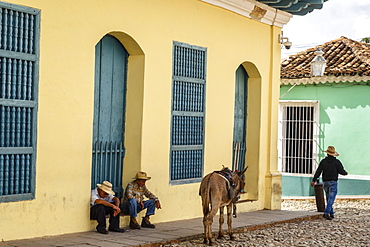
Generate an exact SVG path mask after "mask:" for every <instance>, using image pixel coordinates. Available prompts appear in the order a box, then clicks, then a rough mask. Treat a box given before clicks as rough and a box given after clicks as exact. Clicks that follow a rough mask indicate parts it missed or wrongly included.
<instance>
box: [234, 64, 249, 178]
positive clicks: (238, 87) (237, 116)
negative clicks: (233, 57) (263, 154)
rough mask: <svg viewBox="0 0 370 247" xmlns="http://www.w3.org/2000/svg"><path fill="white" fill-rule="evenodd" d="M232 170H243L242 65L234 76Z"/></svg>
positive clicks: (245, 92)
mask: <svg viewBox="0 0 370 247" xmlns="http://www.w3.org/2000/svg"><path fill="white" fill-rule="evenodd" d="M235 78H236V79H235V104H234V138H233V139H234V156H233V169H234V170H239V171H241V170H243V169H244V163H245V153H246V129H247V108H248V107H247V102H248V100H247V98H248V74H247V72H246V71H245V69H244V67H243V66H242V65H240V66H239V68H238V69H237V70H236V74H235Z"/></svg>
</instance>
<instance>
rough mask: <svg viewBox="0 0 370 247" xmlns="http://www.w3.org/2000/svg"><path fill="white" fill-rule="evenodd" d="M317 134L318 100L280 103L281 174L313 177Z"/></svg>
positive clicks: (315, 164)
mask: <svg viewBox="0 0 370 247" xmlns="http://www.w3.org/2000/svg"><path fill="white" fill-rule="evenodd" d="M317 133H318V102H317V101H303V102H299V101H280V119H279V166H280V171H282V172H286V173H298V174H312V173H313V172H314V171H315V169H316V167H317V147H318V143H317V136H318V135H317Z"/></svg>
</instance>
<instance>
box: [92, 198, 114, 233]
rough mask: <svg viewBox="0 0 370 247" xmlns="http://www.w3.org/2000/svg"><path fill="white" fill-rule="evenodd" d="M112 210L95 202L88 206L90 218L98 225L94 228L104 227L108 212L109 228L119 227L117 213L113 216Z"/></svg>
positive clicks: (100, 228)
mask: <svg viewBox="0 0 370 247" xmlns="http://www.w3.org/2000/svg"><path fill="white" fill-rule="evenodd" d="M113 213H114V210H113V208H112V207H107V206H104V205H101V204H96V205H94V206H92V207H91V208H90V219H92V220H97V221H98V225H97V226H96V230H103V229H106V220H105V217H106V215H108V214H109V229H115V228H119V214H118V215H117V216H113Z"/></svg>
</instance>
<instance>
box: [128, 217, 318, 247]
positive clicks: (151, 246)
mask: <svg viewBox="0 0 370 247" xmlns="http://www.w3.org/2000/svg"><path fill="white" fill-rule="evenodd" d="M319 218H322V215H321V214H318V215H310V216H303V217H297V218H293V219H289V220H281V221H274V222H271V223H266V224H256V225H251V226H243V227H237V228H233V233H243V232H248V231H255V230H259V229H263V228H268V227H273V226H275V225H279V224H285V223H295V222H301V221H310V220H315V219H319ZM213 234H217V231H214V232H213ZM202 237H203V233H201V234H196V235H192V236H187V237H181V238H177V239H173V240H168V241H162V242H155V243H146V244H140V245H135V246H133V247H157V246H163V245H168V244H177V243H180V242H183V241H189V240H193V239H197V238H202Z"/></svg>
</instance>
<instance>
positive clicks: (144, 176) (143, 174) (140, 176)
mask: <svg viewBox="0 0 370 247" xmlns="http://www.w3.org/2000/svg"><path fill="white" fill-rule="evenodd" d="M151 178H152V177H148V176H147V174H146V172H137V173H136V176H135V177H134V179H145V180H149V179H151Z"/></svg>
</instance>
